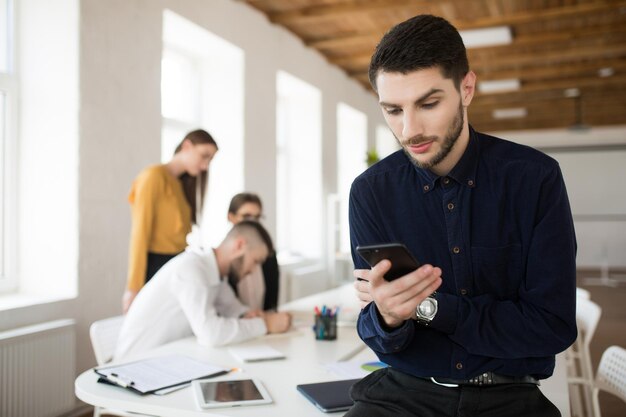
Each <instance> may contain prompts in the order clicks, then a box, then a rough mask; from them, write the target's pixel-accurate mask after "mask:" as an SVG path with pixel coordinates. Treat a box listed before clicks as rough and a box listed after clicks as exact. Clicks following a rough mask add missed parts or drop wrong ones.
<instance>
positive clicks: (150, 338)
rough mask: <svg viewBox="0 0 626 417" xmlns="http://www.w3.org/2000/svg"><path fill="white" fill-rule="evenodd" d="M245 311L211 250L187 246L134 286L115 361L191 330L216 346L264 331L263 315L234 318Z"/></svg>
mask: <svg viewBox="0 0 626 417" xmlns="http://www.w3.org/2000/svg"><path fill="white" fill-rule="evenodd" d="M247 310H248V307H247V306H245V305H243V304H242V303H241V302H239V300H237V297H236V296H235V294H234V292H233V290H232V289H231V288H230V286H229V285H228V283H227V282H226V281H225V280H223V279H221V277H220V273H219V270H218V267H217V261H216V259H215V254H214V252H213V250H212V249H208V250H206V251H203V250H201V249H192V248H187V249H186V250H185V252H183V253H181V254H180V255H178V256H176V257H175V258H174V259H172V260H171V261H169V262H168V263H167V264H165V265H164V266H163V267H162V268H161V269H160V270H159V271H158V272H157V273H156V274H155V275H154V277H153V278H152V279H151V280H150V281H149V282H148V283H147V284H146V285H145V286H144V287H143V288H142V289H141V291H139V294H138V295H137V297H136V298H135V300H134V301H133V303H132V305H131V307H130V309H129V310H128V313H127V314H126V317H125V319H124V324H123V325H122V329H121V331H120V335H119V339H118V343H117V349H116V351H115V360H119V359H124V360H126V359H128V358H130V357H132V356H135V355H137V354H141V353H143V352H145V351H147V350H149V349H152V348H154V347H157V346H160V345H163V344H165V343H168V342H171V341H174V340H178V339H182V338H185V337H189V336H191V335H192V334H193V335H195V336H196V337H197V339H198V343H199V344H201V345H205V346H207V345H208V346H219V345H226V344H229V343H236V342H240V341H243V340H247V339H251V338H254V337H257V336H261V335H264V334H265V333H267V328H266V326H265V321H264V320H263V319H262V318H253V319H240V318H239V317H240V316H241V315H242V314H244V313H245V312H246V311H247Z"/></svg>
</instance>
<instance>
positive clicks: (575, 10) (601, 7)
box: [269, 1, 626, 48]
mask: <svg viewBox="0 0 626 417" xmlns="http://www.w3.org/2000/svg"><path fill="white" fill-rule="evenodd" d="M403 3H405V2H403ZM406 3H413V4H414V3H415V2H406ZM431 5H432V4H431ZM314 7H319V8H325V7H334V6H314ZM464 7H465V6H464ZM623 7H626V1H619V2H615V1H612V2H601V3H583V4H577V5H572V6H564V7H553V8H550V9H538V10H532V11H523V12H518V13H513V14H510V15H501V16H488V17H484V18H480V19H474V20H471V21H469V20H461V19H450V20H449V21H450V23H451V24H452V25H454V26H455V27H456V28H457V29H459V30H466V29H480V28H487V27H493V26H503V25H515V24H524V23H531V22H537V21H543V20H553V19H558V18H568V17H573V16H577V15H579V16H586V15H589V14H592V13H602V12H607V11H609V12H611V11H617V12H618V13H619V10H620V9H621V8H623ZM352 8H353V10H352V11H350V12H348V11H347V10H348V9H346V11H344V12H343V13H351V14H352V13H359V12H363V11H367V7H366V5H363V6H362V7H361V9H362V10H361V9H359V8H358V7H356V6H354V5H352ZM285 13H294V12H285ZM279 15H280V14H279V13H270V14H269V18H270V20H271V21H272V22H274V23H277V24H282V25H286V26H289V25H292V24H293V23H295V21H297V20H301V19H303V17H302V16H300V17H299V18H295V17H294V18H290V19H286V21H283V19H281V18H280V17H279ZM272 16H273V17H272ZM321 16H324V18H330V17H340V15H339V14H335V15H334V16H333V13H332V12H329V13H321V14H320V13H319V12H317V14H316V18H319V17H321ZM274 19H278V20H274ZM388 29H389V28H388V27H385V28H379V29H377V30H374V31H367V32H361V33H349V34H345V35H342V34H334V35H332V36H328V37H323V38H317V39H305V43H306V44H307V45H308V46H311V47H314V48H319V47H328V46H329V45H331V46H332V45H333V44H337V43H341V42H351V39H350V38H353V37H357V38H361V39H363V38H364V37H366V36H378V37H379V38H380V35H381V34H382V33H384V32H386V31H387V30H388ZM327 41H328V42H327Z"/></svg>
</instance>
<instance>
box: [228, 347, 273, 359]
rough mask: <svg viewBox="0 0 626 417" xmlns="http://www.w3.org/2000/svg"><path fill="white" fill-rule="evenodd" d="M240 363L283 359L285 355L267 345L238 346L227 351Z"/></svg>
mask: <svg viewBox="0 0 626 417" xmlns="http://www.w3.org/2000/svg"><path fill="white" fill-rule="evenodd" d="M228 351H229V352H230V354H231V355H233V356H234V357H235V358H237V359H238V360H239V361H240V362H260V361H271V360H274V359H285V354H284V353H282V352H281V351H279V350H276V349H274V348H273V347H271V346H268V345H254V346H238V347H232V348H230V349H228Z"/></svg>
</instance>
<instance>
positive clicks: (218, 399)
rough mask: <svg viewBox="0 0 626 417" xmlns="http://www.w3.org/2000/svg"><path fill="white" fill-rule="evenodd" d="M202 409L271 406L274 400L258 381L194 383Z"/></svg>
mask: <svg viewBox="0 0 626 417" xmlns="http://www.w3.org/2000/svg"><path fill="white" fill-rule="evenodd" d="M192 386H193V387H194V391H195V393H196V399H197V401H198V405H199V406H200V407H201V408H213V407H237V406H241V405H260V404H269V403H271V402H272V398H271V397H270V395H269V393H268V392H267V391H266V390H265V388H264V387H263V385H262V384H261V382H259V381H258V380H256V379H239V380H224V381H208V380H197V381H193V382H192Z"/></svg>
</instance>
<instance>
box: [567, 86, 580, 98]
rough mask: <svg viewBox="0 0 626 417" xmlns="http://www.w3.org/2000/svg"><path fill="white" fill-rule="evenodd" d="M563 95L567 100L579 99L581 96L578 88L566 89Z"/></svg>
mask: <svg viewBox="0 0 626 417" xmlns="http://www.w3.org/2000/svg"><path fill="white" fill-rule="evenodd" d="M563 95H564V96H565V97H567V98H573V97H578V96H579V95H580V90H579V89H578V88H566V89H565V90H563Z"/></svg>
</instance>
